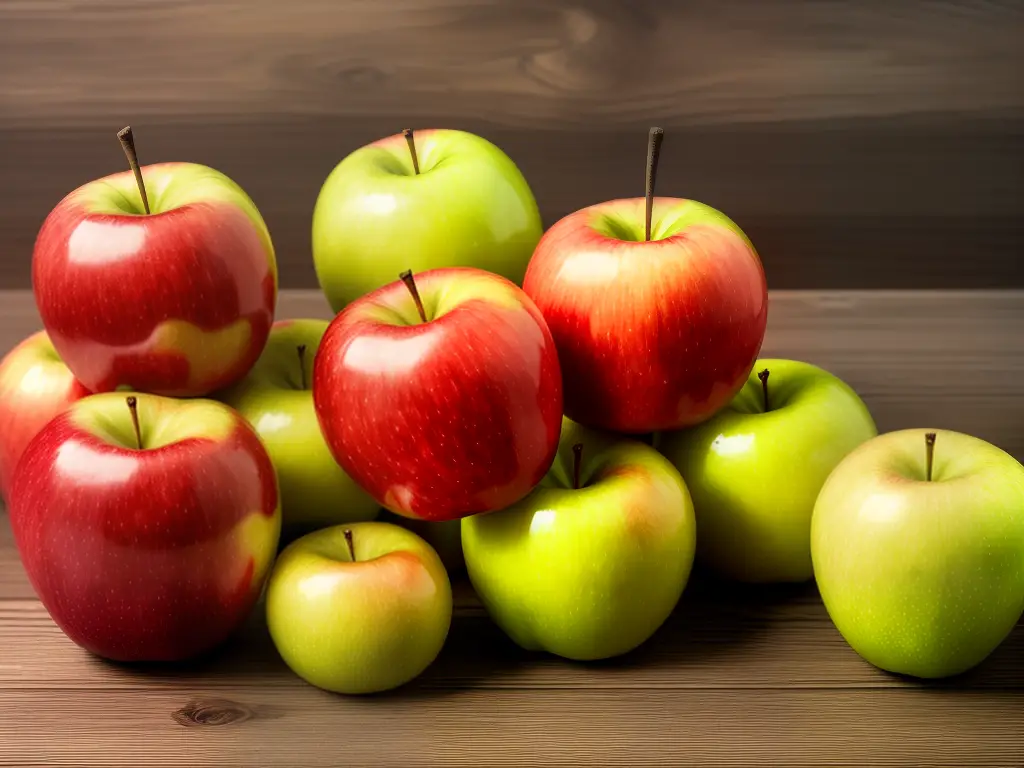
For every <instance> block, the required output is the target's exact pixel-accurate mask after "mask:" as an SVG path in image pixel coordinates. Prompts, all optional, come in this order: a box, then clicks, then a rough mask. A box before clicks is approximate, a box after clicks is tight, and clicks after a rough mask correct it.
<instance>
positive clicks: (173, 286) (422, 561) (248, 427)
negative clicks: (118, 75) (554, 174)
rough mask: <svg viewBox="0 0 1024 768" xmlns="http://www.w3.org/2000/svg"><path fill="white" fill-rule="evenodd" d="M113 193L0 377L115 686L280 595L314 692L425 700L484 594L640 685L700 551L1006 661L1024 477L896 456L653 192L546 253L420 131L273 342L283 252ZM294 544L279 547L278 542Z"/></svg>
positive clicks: (342, 170) (527, 636) (503, 193)
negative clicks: (455, 594)
mask: <svg viewBox="0 0 1024 768" xmlns="http://www.w3.org/2000/svg"><path fill="white" fill-rule="evenodd" d="M118 135H119V138H120V139H121V142H122V146H123V147H124V150H125V153H126V156H127V157H128V160H129V165H130V167H131V170H130V171H125V172H123V173H117V174H114V175H111V176H108V177H106V178H103V179H100V180H98V181H94V182H91V183H89V184H86V185H84V186H82V187H80V188H79V189H77V190H75V191H74V192H72V193H71V194H69V195H68V196H67V197H66V198H64V200H62V201H61V202H60V203H59V204H58V205H57V207H56V208H54V210H53V211H52V212H51V213H50V214H49V216H48V217H47V219H46V220H45V222H44V224H43V226H42V228H41V230H40V233H39V236H38V239H37V242H36V246H35V250H34V254H33V288H34V292H35V298H36V303H37V306H38V308H39V313H40V316H41V318H42V322H43V326H44V330H43V331H41V332H39V333H37V334H35V335H34V336H32V337H31V338H29V339H27V340H25V341H24V342H23V343H22V344H21V345H19V346H18V347H17V348H16V349H14V350H13V351H12V352H10V353H9V354H8V355H7V357H6V358H5V359H4V361H3V363H2V364H0V491H2V493H3V495H4V498H5V500H6V503H7V506H8V509H9V512H10V521H11V525H12V529H13V532H14V536H15V540H16V542H17V546H18V549H19V552H20V555H21V558H22V562H23V564H24V566H25V569H26V572H27V574H28V576H29V579H30V580H31V582H32V585H33V586H34V588H35V590H36V592H37V593H38V595H39V598H40V599H41V601H42V603H43V604H44V605H45V607H46V609H47V610H48V611H49V613H50V615H51V616H52V617H53V619H54V621H55V622H56V623H57V624H58V626H59V627H60V628H61V629H62V630H63V631H64V633H65V634H66V635H67V636H68V637H69V638H70V639H71V640H72V641H74V642H75V643H77V644H78V645H80V646H81V647H83V648H85V649H87V650H88V651H90V652H92V653H94V654H97V655H99V656H102V657H105V658H108V659H112V660H118V661H176V660H182V659H186V658H190V657H194V656H196V655H199V654H204V653H207V652H209V651H211V650H212V649H214V648H216V647H218V646H220V645H221V644H223V643H224V642H225V641H226V640H227V639H228V638H229V637H230V636H231V635H233V634H234V633H236V632H237V631H238V630H239V629H240V628H241V627H242V625H243V624H244V623H245V622H246V619H247V617H249V616H250V615H251V614H252V613H253V611H254V608H255V607H256V606H257V605H258V604H259V603H261V602H263V603H265V605H263V606H261V610H263V611H265V615H266V621H267V625H268V627H269V631H270V635H271V637H272V639H273V641H274V644H275V646H276V648H277V650H278V651H279V653H280V654H281V656H282V658H283V659H284V661H285V662H286V663H287V664H288V665H289V667H290V668H291V669H292V670H294V672H295V673H296V674H298V675H299V676H301V677H302V678H303V679H305V680H307V681H308V682H310V683H311V684H313V685H316V686H319V687H321V688H324V689H327V690H330V691H335V692H340V693H353V694H354V693H369V692H374V691H382V690H386V689H390V688H394V687H397V686H400V685H402V684H404V683H406V682H408V681H409V680H411V679H413V678H415V677H416V676H417V675H419V674H420V673H421V672H422V671H423V670H424V669H426V668H427V667H428V666H429V665H430V664H431V663H432V662H433V660H434V659H435V658H436V657H437V655H438V653H439V652H440V650H441V648H442V646H443V645H444V643H445V640H446V638H447V635H448V631H449V627H450V624H451V619H452V589H451V580H452V578H453V577H454V576H455V575H456V573H457V572H460V571H461V570H463V569H465V571H466V574H467V575H468V579H469V581H470V582H471V584H472V586H473V588H474V589H475V591H476V593H477V595H478V596H479V598H480V600H481V601H482V603H483V605H484V606H485V608H486V610H487V612H488V614H489V615H490V617H491V618H492V619H493V620H494V622H495V623H496V624H497V625H498V626H499V627H501V629H502V630H503V631H504V632H505V633H506V634H507V635H508V636H509V637H511V638H512V640H514V641H515V642H516V643H518V644H519V645H520V646H522V647H523V648H526V649H530V650H538V651H547V652H550V653H552V654H556V655H558V656H561V657H564V658H568V659H574V660H594V659H603V658H608V657H612V656H617V655H620V654H624V653H627V652H629V651H630V650H632V649H634V648H636V647H637V646H639V645H640V644H642V643H643V642H645V641H646V640H647V639H648V638H650V637H651V636H652V635H653V634H654V633H655V632H656V631H657V630H658V628H659V627H660V626H661V625H662V624H663V623H664V621H665V620H666V618H667V617H668V616H669V615H670V614H671V613H672V611H673V610H674V609H675V608H676V605H677V603H678V602H679V599H680V597H681V595H682V594H683V591H684V589H685V588H686V585H687V582H688V581H689V579H690V575H691V571H692V569H693V566H694V561H695V558H697V559H699V560H700V561H702V562H703V563H704V564H705V565H706V566H707V567H708V568H709V569H711V570H713V571H715V572H717V573H718V574H719V575H720V576H722V577H725V578H728V579H733V580H737V581H743V582H750V583H767V582H802V581H808V580H810V579H812V578H813V579H815V580H816V581H817V584H818V588H819V590H820V593H821V596H822V598H823V600H824V603H825V606H826V608H827V610H828V612H829V614H830V616H831V617H832V619H833V621H834V622H835V624H836V626H837V628H838V629H839V631H840V632H841V633H842V635H843V636H844V637H845V638H846V640H847V641H848V642H849V644H850V645H851V646H852V647H853V648H854V649H855V650H856V651H857V652H859V653H860V654H861V655H862V656H863V657H864V658H865V659H867V660H868V661H869V662H871V663H873V664H875V665H877V666H879V667H881V668H883V669H886V670H890V671H894V672H900V673H905V674H910V675H916V676H920V677H941V676H946V675H952V674H957V673H959V672H962V671H964V670H966V669H969V668H971V667H973V666H974V665H976V664H978V663H980V662H981V661H982V660H983V659H984V658H985V657H986V656H987V655H988V654H989V653H991V651H992V650H994V649H995V647H996V646H998V645H999V644H1000V643H1001V642H1002V640H1003V639H1004V638H1005V637H1006V635H1007V634H1008V633H1009V632H1010V630H1011V629H1012V628H1013V626H1014V625H1015V624H1016V622H1017V621H1018V619H1019V618H1020V616H1021V613H1022V611H1024V468H1022V467H1021V465H1020V464H1019V463H1018V462H1017V461H1016V460H1015V459H1014V458H1012V457H1011V456H1009V455H1008V454H1007V453H1005V452H1004V451H1002V450H1000V449H999V448H997V447H995V446H993V445H990V444H988V443H986V442H984V441H982V440H980V439H977V438H974V437H971V436H968V435H963V434H958V433H954V432H949V431H942V430H933V429H911V430H902V431H898V432H892V433H889V434H883V435H879V434H878V432H877V429H876V426H875V423H874V421H873V419H872V417H871V415H870V413H869V412H868V409H867V408H866V406H865V405H864V403H863V402H862V400H861V399H860V398H859V397H858V395H857V394H856V393H855V392H854V390H853V389H851V388H850V387H849V386H848V385H847V384H845V383H844V382H843V381H841V380H840V379H838V378H837V377H835V376H834V375H832V374H830V373H829V372H827V371H825V370H823V369H821V368H819V367H817V366H815V365H812V364H810V363H806V362H801V361H794V360H781V359H768V360H766V359H758V355H759V353H760V350H761V346H762V341H763V338H764V334H765V328H766V324H767V317H768V291H767V285H766V281H765V275H764V272H763V269H762V266H761V262H760V259H759V257H758V254H757V252H756V251H755V249H754V247H753V245H752V244H751V243H750V241H749V240H748V239H747V237H746V236H745V235H744V233H743V232H742V231H741V230H740V228H739V227H738V226H737V225H736V224H735V223H734V222H733V221H731V220H730V219H729V218H727V217H726V216H725V215H723V214H722V213H720V212H719V211H717V210H715V209H713V208H710V207H708V206H706V205H703V204H701V203H698V202H695V201H692V200H685V199H680V198H671V197H657V196H655V193H654V190H655V181H656V172H657V166H658V156H659V153H660V148H661V141H662V136H663V134H662V132H661V131H660V129H652V131H651V133H650V136H649V141H648V155H647V165H646V193H645V195H644V197H637V198H635V199H624V200H615V201H611V202H607V203H602V204H599V205H593V206H590V207H587V208H584V209H582V210H580V211H577V212H576V213H573V214H571V215H569V216H567V217H565V218H564V219H562V220H561V221H559V222H557V223H556V224H554V226H552V227H551V228H550V229H548V231H547V232H543V230H542V226H541V220H540V216H539V213H538V209H537V205H536V202H535V201H534V198H533V194H532V192H531V190H530V188H529V186H528V185H527V182H526V180H525V179H524V178H523V176H522V174H521V173H520V172H519V170H518V169H517V168H516V166H515V165H514V164H513V162H512V161H511V160H510V159H509V158H508V157H507V156H506V155H505V154H504V153H503V152H502V151H501V150H500V149H498V148H497V147H496V146H494V145H493V144H491V143H490V142H488V141H486V140H485V139H483V138H481V137H478V136H475V135H472V134H469V133H465V132H462V131H453V130H432V131H421V132H418V133H415V134H414V133H413V132H411V131H404V132H403V133H401V134H397V135H395V136H391V137H388V138H385V139H382V140H380V141H377V142H374V143H372V144H370V145H368V146H365V147H363V148H361V149H359V150H357V151H355V152H353V153H352V154H351V155H349V156H348V157H347V158H345V159H344V160H343V161H342V162H341V163H340V164H339V165H338V166H337V167H336V168H335V169H334V170H333V172H332V173H331V174H330V176H329V177H328V178H327V180H326V182H325V184H324V186H323V188H322V190H321V192H320V195H319V198H318V199H317V203H316V208H315V210H314V212H313V233H312V234H313V258H314V263H315V266H316V272H317V276H318V279H319V281H320V285H321V287H322V288H323V290H324V293H325V295H326V297H327V300H328V301H329V303H330V304H331V306H332V308H333V310H334V312H335V313H336V315H335V317H334V319H333V320H332V321H331V322H329V323H328V322H326V321H320V320H314V319H303V318H286V319H277V320H276V322H275V312H276V304H277V266H276V260H275V253H274V249H273V245H272V242H271V238H270V235H269V232H268V230H267V227H266V225H265V224H264V222H263V219H262V218H261V216H260V214H259V212H258V210H257V209H256V206H255V205H254V204H253V202H252V201H251V200H250V198H249V197H248V196H247V195H246V193H245V192H244V191H243V190H242V189H241V188H240V187H239V186H238V185H237V184H235V183H234V182H233V181H232V180H230V179H229V178H228V177H226V176H225V175H223V174H221V173H219V172H217V171H215V170H213V169H210V168H207V167H205V166H201V165H196V164H191V163H162V164H157V165H149V166H145V167H140V166H139V164H138V161H137V157H136V153H135V147H134V141H133V138H132V135H131V131H130V129H125V130H124V131H122V132H121V133H119V134H118ZM282 545H283V546H282Z"/></svg>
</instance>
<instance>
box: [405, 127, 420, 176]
mask: <svg viewBox="0 0 1024 768" xmlns="http://www.w3.org/2000/svg"><path fill="white" fill-rule="evenodd" d="M402 135H403V136H405V143H406V144H408V145H409V154H410V155H412V169H413V170H414V171H415V172H416V175H417V176H419V175H420V159H419V158H418V157H417V156H416V137H415V136H413V133H412V128H405V129H403V130H402Z"/></svg>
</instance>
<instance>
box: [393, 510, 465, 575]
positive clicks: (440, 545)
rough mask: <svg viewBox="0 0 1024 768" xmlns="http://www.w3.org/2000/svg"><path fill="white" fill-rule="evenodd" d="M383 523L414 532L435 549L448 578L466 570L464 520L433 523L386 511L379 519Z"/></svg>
mask: <svg viewBox="0 0 1024 768" xmlns="http://www.w3.org/2000/svg"><path fill="white" fill-rule="evenodd" d="M379 519H380V520H381V521H383V522H388V523H392V524H393V525H400V526H401V527H403V528H406V529H407V530H410V531H412V532H413V533H415V534H416V535H417V536H419V537H420V538H421V539H423V540H424V541H425V542H427V544H429V545H430V546H432V547H433V548H434V551H435V552H437V556H438V557H440V558H441V563H442V564H443V565H444V568H445V570H446V571H448V576H449V577H451V576H455V575H456V574H461V573H462V572H463V571H465V569H466V558H465V557H463V555H462V519H461V518H456V519H455V520H442V521H441V522H436V523H435V522H431V521H429V520H414V519H412V518H410V517H402V516H401V515H396V514H394V513H393V512H389V511H387V510H384V512H383V513H382V515H381V517H380V518H379Z"/></svg>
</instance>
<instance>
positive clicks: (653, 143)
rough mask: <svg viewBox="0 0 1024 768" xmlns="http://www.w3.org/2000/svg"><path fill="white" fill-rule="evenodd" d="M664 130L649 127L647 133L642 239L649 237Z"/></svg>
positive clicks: (648, 238)
mask: <svg viewBox="0 0 1024 768" xmlns="http://www.w3.org/2000/svg"><path fill="white" fill-rule="evenodd" d="M664 138H665V131H664V130H662V129H661V128H651V131H650V133H649V134H648V135H647V191H646V192H645V194H644V197H645V199H646V203H647V218H646V222H645V224H644V239H645V240H647V241H648V242H649V241H650V239H651V217H652V216H653V215H654V179H655V177H656V176H657V174H658V156H659V155H660V154H661V140H662V139H664Z"/></svg>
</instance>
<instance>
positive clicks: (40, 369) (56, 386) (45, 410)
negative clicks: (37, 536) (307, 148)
mask: <svg viewBox="0 0 1024 768" xmlns="http://www.w3.org/2000/svg"><path fill="white" fill-rule="evenodd" d="M89 394H90V392H89V390H87V389H86V388H85V387H84V386H82V384H81V382H79V381H78V380H77V379H76V378H75V377H74V376H73V375H72V373H71V371H70V370H69V369H68V367H67V366H66V365H64V362H63V361H62V360H61V359H60V357H59V356H58V355H57V350H55V349H54V348H53V344H52V343H51V342H50V339H49V337H48V336H47V335H46V331H37V332H36V333H33V334H32V335H31V336H29V337H28V338H27V339H25V340H24V341H22V342H21V343H20V344H18V345H17V346H16V347H15V348H14V349H12V350H11V351H10V352H8V353H7V355H6V356H5V357H4V359H3V360H2V361H0V497H2V498H6V497H7V493H8V491H9V489H10V487H11V480H12V479H13V476H14V469H15V467H17V465H18V460H19V459H20V458H21V454H22V453H24V451H25V448H26V447H27V446H28V444H29V442H31V440H32V438H33V437H35V436H36V435H37V434H38V433H39V431H40V430H41V429H42V428H43V427H45V426H46V425H47V424H48V423H49V422H50V420H51V419H52V418H54V417H55V416H57V415H58V414H60V413H62V412H63V411H64V410H66V409H67V407H68V406H69V405H71V404H72V403H73V402H75V401H76V400H80V399H82V398H83V397H86V396H88V395H89Z"/></svg>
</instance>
